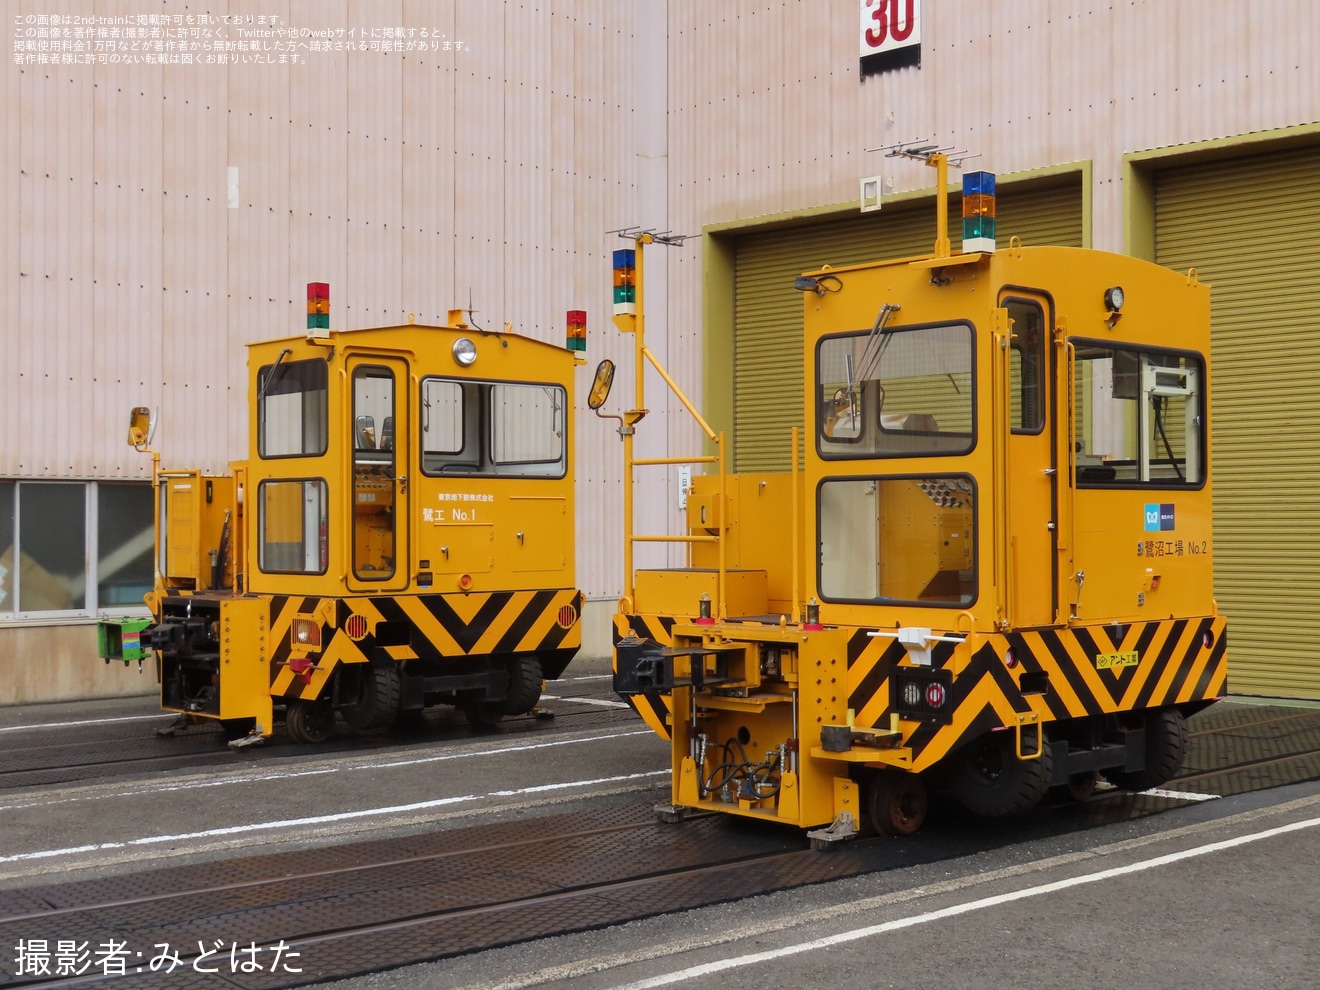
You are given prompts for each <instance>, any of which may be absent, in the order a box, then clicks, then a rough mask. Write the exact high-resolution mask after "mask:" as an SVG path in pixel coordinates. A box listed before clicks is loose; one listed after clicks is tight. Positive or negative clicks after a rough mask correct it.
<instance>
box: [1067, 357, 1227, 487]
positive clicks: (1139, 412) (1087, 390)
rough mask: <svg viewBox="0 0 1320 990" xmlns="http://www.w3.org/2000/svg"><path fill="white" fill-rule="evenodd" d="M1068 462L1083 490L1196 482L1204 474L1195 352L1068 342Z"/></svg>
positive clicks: (1201, 393) (1201, 395) (1201, 380)
mask: <svg viewBox="0 0 1320 990" xmlns="http://www.w3.org/2000/svg"><path fill="white" fill-rule="evenodd" d="M1073 348H1074V355H1075V356H1074V361H1073V381H1072V389H1073V408H1074V410H1075V419H1076V424H1075V431H1076V433H1075V442H1074V448H1075V449H1074V453H1073V458H1074V464H1075V469H1076V478H1077V485H1078V486H1079V487H1082V488H1105V487H1149V488H1187V487H1199V486H1200V485H1201V484H1203V483H1204V481H1205V478H1206V443H1205V435H1206V433H1205V362H1204V361H1203V360H1202V358H1201V356H1200V355H1199V354H1192V353H1187V352H1182V351H1164V350H1156V349H1147V348H1140V347H1133V346H1131V345H1127V344H1122V345H1118V346H1114V345H1111V344H1103V343H1094V342H1090V341H1080V340H1079V341H1073Z"/></svg>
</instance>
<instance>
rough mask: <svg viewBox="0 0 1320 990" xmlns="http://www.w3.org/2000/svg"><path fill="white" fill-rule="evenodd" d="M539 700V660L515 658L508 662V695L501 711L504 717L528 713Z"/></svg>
mask: <svg viewBox="0 0 1320 990" xmlns="http://www.w3.org/2000/svg"><path fill="white" fill-rule="evenodd" d="M540 700H541V658H540V657H515V658H514V659H512V660H510V661H509V693H508V694H507V695H505V698H504V704H503V705H502V706H501V710H502V711H503V712H504V714H505V715H521V714H522V713H523V712H529V711H531V710H532V709H533V708H534V707H536V703H537V702H538V701H540Z"/></svg>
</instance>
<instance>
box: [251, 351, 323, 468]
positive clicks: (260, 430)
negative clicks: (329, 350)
mask: <svg viewBox="0 0 1320 990" xmlns="http://www.w3.org/2000/svg"><path fill="white" fill-rule="evenodd" d="M326 378H327V376H326V364H325V361H323V360H320V359H316V358H313V359H311V360H307V361H284V360H279V361H276V362H274V363H273V364H268V365H265V366H263V367H262V368H261V370H259V371H258V372H257V453H258V454H259V455H260V456H261V457H263V458H266V457H306V456H309V455H320V454H324V453H325V451H326V424H327V405H326Z"/></svg>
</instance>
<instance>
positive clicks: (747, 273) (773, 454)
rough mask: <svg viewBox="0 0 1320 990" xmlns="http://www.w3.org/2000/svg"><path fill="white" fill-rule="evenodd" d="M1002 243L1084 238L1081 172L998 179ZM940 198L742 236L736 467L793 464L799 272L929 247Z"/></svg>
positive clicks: (953, 214) (953, 229)
mask: <svg viewBox="0 0 1320 990" xmlns="http://www.w3.org/2000/svg"><path fill="white" fill-rule="evenodd" d="M949 203H950V205H949V236H950V239H951V240H952V241H953V243H954V246H955V247H956V246H957V245H958V243H959V241H960V224H961V217H962V206H961V198H960V197H957V196H954V197H950V200H949ZM996 206H997V209H996V212H997V227H998V232H999V239H1000V242H1001V243H1003V244H1007V243H1008V238H1009V237H1011V236H1017V237H1020V238H1021V239H1022V242H1023V243H1024V244H1062V245H1066V246H1068V247H1081V246H1082V206H1081V179H1080V174H1079V176H1078V177H1070V178H1069V179H1068V180H1067V181H1066V182H1062V183H1060V182H1057V181H1055V182H1053V183H1051V184H1049V185H1044V186H1042V185H1032V186H1030V187H1019V188H1013V187H1012V186H1009V187H1005V186H1001V187H1000V192H999V196H998V203H997V204H996ZM934 243H935V204H934V202H933V200H931V199H927V200H923V201H921V202H917V203H908V204H904V205H902V206H899V207H894V208H889V207H886V208H885V209H884V210H882V211H881V212H880V213H872V214H861V213H858V214H853V215H850V216H847V217H842V218H834V219H831V220H826V221H820V222H816V223H808V224H802V225H799V226H792V227H781V228H777V229H774V230H768V231H764V232H758V233H752V234H746V235H744V236H742V237H740V238H739V239H738V247H737V261H736V264H737V273H736V276H735V288H734V293H735V298H734V304H735V317H734V320H735V324H734V390H735V391H734V444H733V449H734V462H733V463H734V469H735V470H737V471H786V470H788V465H789V449H790V443H789V430H790V429H791V428H792V427H793V426H795V425H796V426H798V427H801V426H802V425H803V422H802V415H803V413H802V410H803V402H804V399H803V391H802V390H803V369H802V293H801V292H799V291H797V290H795V289H794V288H793V279H794V278H795V277H796V276H798V275H800V274H801V273H802V272H805V271H810V270H812V269H816V268H820V267H821V266H823V265H827V264H828V265H833V266H834V267H839V266H841V265H852V264H858V263H860V262H866V261H877V260H882V259H885V258H901V257H907V256H910V255H921V254H929V253H930V252H931V249H932V248H933V246H934Z"/></svg>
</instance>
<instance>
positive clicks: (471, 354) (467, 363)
mask: <svg viewBox="0 0 1320 990" xmlns="http://www.w3.org/2000/svg"><path fill="white" fill-rule="evenodd" d="M476 359H477V345H476V344H474V343H472V340H471V338H469V337H459V338H458V340H456V341H454V360H455V361H457V362H458V363H459V364H460V365H461V366H462V367H464V368H468V367H471V365H472V362H474V361H476Z"/></svg>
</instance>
